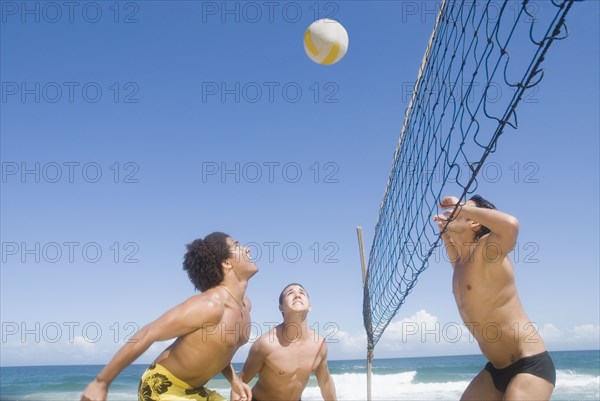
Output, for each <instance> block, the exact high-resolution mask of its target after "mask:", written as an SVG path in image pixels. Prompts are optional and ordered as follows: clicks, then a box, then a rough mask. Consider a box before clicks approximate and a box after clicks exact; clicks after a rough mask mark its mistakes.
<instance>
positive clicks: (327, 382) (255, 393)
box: [240, 283, 337, 401]
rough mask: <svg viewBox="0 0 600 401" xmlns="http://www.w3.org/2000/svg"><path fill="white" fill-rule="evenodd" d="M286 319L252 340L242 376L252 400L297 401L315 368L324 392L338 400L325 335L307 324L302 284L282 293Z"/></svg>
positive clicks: (307, 305) (329, 399)
mask: <svg viewBox="0 0 600 401" xmlns="http://www.w3.org/2000/svg"><path fill="white" fill-rule="evenodd" d="M279 310H280V311H281V313H282V315H283V323H281V324H280V325H279V326H277V327H275V328H274V329H271V330H270V331H269V332H267V333H265V334H263V335H262V336H260V337H259V338H258V340H257V341H256V342H255V343H254V344H252V348H250V353H249V354H248V359H246V363H245V364H244V367H243V368H242V371H241V372H240V379H242V380H243V381H244V382H245V383H248V382H250V380H252V378H253V377H254V376H255V375H256V374H257V373H258V381H257V382H256V384H255V385H254V387H253V388H252V400H253V401H298V400H300V399H301V397H302V391H303V390H304V387H306V383H308V379H309V378H310V374H311V373H312V372H314V374H315V376H316V378H317V382H318V384H319V388H320V389H321V395H322V396H323V399H324V400H326V401H335V400H337V397H336V394H335V384H334V383H333V379H332V378H331V375H330V374H329V368H328V367H327V345H326V344H325V339H324V338H323V337H321V336H319V335H318V334H317V333H315V332H314V331H313V330H311V329H309V328H308V325H307V323H306V315H308V312H309V311H310V303H309V300H308V294H307V293H306V290H305V289H304V288H303V287H302V286H301V285H300V284H296V283H294V284H289V285H288V286H287V287H285V288H284V289H283V291H282V292H281V294H280V295H279Z"/></svg>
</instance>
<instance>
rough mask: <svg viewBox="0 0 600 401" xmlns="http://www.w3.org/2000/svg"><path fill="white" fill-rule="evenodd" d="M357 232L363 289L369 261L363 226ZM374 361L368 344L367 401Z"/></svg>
mask: <svg viewBox="0 0 600 401" xmlns="http://www.w3.org/2000/svg"><path fill="white" fill-rule="evenodd" d="M356 234H357V235H358V251H359V253H360V266H361V268H362V280H363V281H362V282H363V289H364V288H365V286H366V285H367V262H366V259H365V246H364V243H363V235H362V227H361V226H357V227H356ZM367 296H368V295H367ZM372 362H373V347H372V346H371V344H370V341H369V344H368V345H367V401H371V368H372V366H371V365H372Z"/></svg>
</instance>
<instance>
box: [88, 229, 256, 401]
mask: <svg viewBox="0 0 600 401" xmlns="http://www.w3.org/2000/svg"><path fill="white" fill-rule="evenodd" d="M183 267H184V269H185V270H186V271H187V273H188V276H189V278H190V280H191V281H192V283H193V284H194V286H195V287H196V289H198V290H200V291H202V293H201V294H198V295H194V296H193V297H191V298H189V299H187V300H186V301H184V302H183V303H181V304H180V305H177V306H175V307H174V308H173V309H171V310H169V311H168V312H166V313H165V314H164V315H162V316H161V317H159V318H158V319H157V320H155V321H154V322H152V323H150V324H148V325H146V326H145V327H143V328H142V329H141V330H139V331H138V332H137V333H135V334H134V335H133V337H132V338H131V340H129V341H128V342H127V344H125V345H124V346H123V347H122V348H121V349H120V350H119V351H118V352H117V353H116V354H115V356H114V357H113V359H112V360H111V361H110V362H109V363H108V365H106V367H105V368H104V369H103V370H102V371H101V372H100V374H98V376H96V378H95V379H94V381H93V382H91V383H90V384H89V385H88V386H87V387H86V389H85V391H84V393H83V396H82V397H81V400H82V401H104V400H106V398H107V395H108V387H109V385H110V383H111V382H112V381H113V380H114V379H115V377H117V375H118V374H119V373H120V372H121V371H122V370H123V369H124V368H125V367H127V366H128V365H130V364H131V363H133V361H135V360H136V359H137V358H138V357H139V356H140V355H142V354H143V353H144V352H145V351H146V350H147V349H148V348H149V347H150V346H151V345H152V344H153V343H154V342H155V341H166V340H170V339H173V338H176V340H175V342H173V343H172V344H171V345H170V346H169V347H167V348H166V349H165V350H164V351H163V352H162V353H161V354H160V355H159V356H158V357H157V358H156V359H155V360H154V363H152V365H150V367H149V368H148V369H147V370H146V372H144V374H143V375H142V378H141V381H140V385H139V389H138V398H139V400H140V401H150V400H154V401H159V400H160V401H166V400H196V401H199V400H201V401H208V400H210V401H223V400H225V398H223V397H222V396H221V395H219V394H218V393H217V392H215V391H211V390H208V389H206V388H204V385H205V384H206V382H208V381H209V380H210V379H212V378H213V377H214V376H215V375H216V374H218V373H219V372H221V373H223V375H224V376H225V378H227V380H228V381H229V382H230V383H231V389H232V391H231V399H232V400H250V398H251V395H252V394H251V390H250V387H249V386H248V385H247V384H245V383H243V382H242V381H241V380H240V379H239V377H238V376H237V375H236V373H235V371H234V370H233V367H232V366H231V358H232V357H233V355H234V354H235V352H236V351H237V349H238V348H239V347H240V346H241V345H243V344H245V343H246V342H247V341H248V338H247V335H248V334H245V333H247V332H248V330H244V328H245V327H248V325H249V324H250V315H249V314H250V301H249V300H248V298H246V296H245V295H244V294H245V292H246V287H247V286H248V280H249V279H250V277H252V276H253V275H254V274H255V273H256V272H257V271H258V269H257V267H256V265H255V264H254V263H252V262H251V261H250V255H249V250H248V248H246V247H242V246H240V244H239V242H236V241H235V240H233V239H232V238H231V237H230V236H228V235H227V234H224V233H219V232H215V233H212V234H210V235H208V236H206V238H204V239H197V240H195V241H194V242H192V243H191V244H189V245H187V253H186V254H185V257H184V262H183ZM157 291H158V293H160V287H158V286H157Z"/></svg>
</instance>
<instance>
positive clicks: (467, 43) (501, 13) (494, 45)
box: [363, 0, 575, 359]
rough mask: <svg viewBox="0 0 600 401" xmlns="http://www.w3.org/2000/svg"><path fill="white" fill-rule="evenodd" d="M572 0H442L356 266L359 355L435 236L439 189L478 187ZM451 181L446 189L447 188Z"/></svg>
mask: <svg viewBox="0 0 600 401" xmlns="http://www.w3.org/2000/svg"><path fill="white" fill-rule="evenodd" d="M574 2H575V0H561V1H557V0H552V1H549V0H544V1H537V2H533V1H529V0H523V1H503V2H502V1H500V2H499V1H487V2H486V1H474V0H473V1H459V0H445V1H442V2H441V5H440V10H439V14H438V16H437V19H436V22H435V26H434V29H433V33H432V35H431V38H430V40H429V43H428V45H427V49H426V51H425V55H424V57H423V62H422V64H421V67H420V70H419V74H418V77H417V80H416V82H415V85H414V90H413V94H412V98H411V100H410V103H409V106H408V108H407V111H406V117H405V121H404V125H403V128H402V131H401V134H400V139H399V141H398V146H397V148H396V152H395V154H394V159H393V162H392V168H391V171H390V175H389V180H388V183H387V187H386V189H385V193H384V196H383V200H382V202H381V205H380V210H379V219H378V222H377V225H376V227H375V234H374V239H373V243H372V247H371V250H370V253H369V257H368V263H367V269H366V271H365V272H364V276H363V279H364V281H363V284H364V298H363V299H364V305H363V317H364V325H365V329H366V331H367V338H368V352H369V353H368V355H369V359H372V351H373V349H374V347H375V345H376V344H377V342H378V341H379V339H380V338H381V336H382V335H383V333H384V331H385V329H386V327H387V326H388V325H389V324H390V322H391V320H392V319H393V318H394V316H396V314H397V313H398V310H399V308H400V307H401V306H402V305H403V304H404V302H405V300H406V298H407V296H408V295H409V294H410V293H411V291H412V290H413V289H414V287H415V285H416V284H417V280H418V278H419V275H420V274H421V273H422V272H423V271H424V270H425V269H427V267H428V265H429V260H430V257H431V256H432V254H433V253H434V251H435V249H436V248H437V247H438V246H439V245H440V244H441V239H440V234H439V231H438V228H437V225H436V224H435V223H434V222H433V221H432V216H434V215H435V214H437V213H439V210H438V205H439V201H440V198H441V197H443V196H445V195H450V194H452V195H458V194H460V199H461V201H464V200H465V199H466V198H467V196H468V195H469V194H472V193H473V192H475V191H476V189H477V177H478V173H479V172H480V170H481V168H482V166H483V165H484V163H485V161H486V159H487V158H488V156H489V155H490V154H491V153H493V152H495V151H496V149H497V142H498V138H499V137H500V136H501V135H502V134H503V133H504V132H505V131H506V130H507V129H516V128H517V113H516V109H517V106H518V105H519V104H520V103H522V102H523V101H527V99H528V96H531V94H533V93H535V92H536V90H537V85H538V84H539V83H540V81H541V80H542V78H543V76H544V71H543V69H542V62H543V61H544V58H545V57H546V55H547V53H548V51H549V49H550V47H551V46H552V44H553V43H554V42H555V41H557V40H560V39H564V38H565V37H566V36H567V27H566V24H565V17H566V15H567V13H568V12H569V9H570V8H571V6H572V5H573V3H574ZM450 189H451V193H447V191H448V190H450Z"/></svg>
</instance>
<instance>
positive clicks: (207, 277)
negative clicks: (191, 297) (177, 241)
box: [183, 232, 232, 292]
mask: <svg viewBox="0 0 600 401" xmlns="http://www.w3.org/2000/svg"><path fill="white" fill-rule="evenodd" d="M227 238H230V237H229V235H227V234H225V233H221V232H214V233H212V234H209V235H207V236H206V237H204V239H202V238H199V239H197V240H195V241H194V242H192V243H191V244H187V245H186V247H187V252H186V253H185V255H184V257H183V270H185V271H186V272H187V274H188V277H189V278H190V281H191V282H192V284H194V287H196V289H197V290H200V291H202V292H204V291H206V290H208V289H210V288H213V287H215V286H217V285H219V284H220V283H221V281H223V268H222V267H221V263H222V262H223V261H224V260H225V259H227V258H230V257H231V256H232V253H231V251H230V249H229V245H228V244H227Z"/></svg>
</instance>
